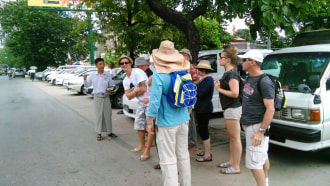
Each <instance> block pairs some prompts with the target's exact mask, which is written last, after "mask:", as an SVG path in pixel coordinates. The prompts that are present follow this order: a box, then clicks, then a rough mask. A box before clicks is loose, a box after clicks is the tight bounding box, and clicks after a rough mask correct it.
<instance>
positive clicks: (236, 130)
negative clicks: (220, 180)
mask: <svg viewBox="0 0 330 186" xmlns="http://www.w3.org/2000/svg"><path fill="white" fill-rule="evenodd" d="M225 125H226V129H227V134H228V136H229V150H230V157H229V163H230V164H231V165H232V167H233V169H234V170H235V171H237V172H240V162H241V156H242V143H241V133H240V131H241V129H240V126H239V120H236V119H225Z"/></svg>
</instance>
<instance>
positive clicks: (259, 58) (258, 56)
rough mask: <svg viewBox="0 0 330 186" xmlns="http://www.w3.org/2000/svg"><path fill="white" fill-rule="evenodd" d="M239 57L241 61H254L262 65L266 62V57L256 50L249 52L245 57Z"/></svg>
mask: <svg viewBox="0 0 330 186" xmlns="http://www.w3.org/2000/svg"><path fill="white" fill-rule="evenodd" d="M238 57H239V58H241V59H244V58H249V59H253V60H256V61H257V62H260V63H262V62H263V60H264V56H263V55H262V53H261V52H260V51H259V50H256V49H252V50H249V51H248V52H246V53H245V54H244V55H238Z"/></svg>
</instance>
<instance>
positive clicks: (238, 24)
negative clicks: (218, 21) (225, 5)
mask: <svg viewBox="0 0 330 186" xmlns="http://www.w3.org/2000/svg"><path fill="white" fill-rule="evenodd" d="M228 23H229V24H228V26H227V27H226V31H227V32H228V33H230V34H232V33H233V25H235V30H236V31H237V30H238V29H248V27H247V26H246V24H245V22H244V19H239V18H235V19H233V21H232V22H229V21H228Z"/></svg>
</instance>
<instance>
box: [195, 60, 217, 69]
mask: <svg viewBox="0 0 330 186" xmlns="http://www.w3.org/2000/svg"><path fill="white" fill-rule="evenodd" d="M195 68H202V69H208V70H212V71H214V69H213V68H212V67H211V63H210V62H209V61H208V60H200V61H199V63H198V65H197V66H196V67H195Z"/></svg>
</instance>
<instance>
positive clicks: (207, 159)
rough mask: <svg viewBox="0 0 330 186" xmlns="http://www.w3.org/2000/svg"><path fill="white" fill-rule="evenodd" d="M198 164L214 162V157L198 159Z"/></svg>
mask: <svg viewBox="0 0 330 186" xmlns="http://www.w3.org/2000/svg"><path fill="white" fill-rule="evenodd" d="M196 161H197V162H208V161H212V155H211V156H210V157H208V158H205V156H203V157H201V159H198V158H196Z"/></svg>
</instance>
